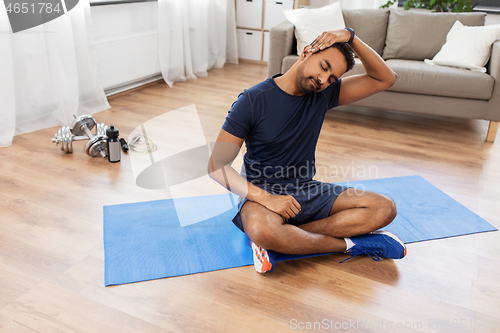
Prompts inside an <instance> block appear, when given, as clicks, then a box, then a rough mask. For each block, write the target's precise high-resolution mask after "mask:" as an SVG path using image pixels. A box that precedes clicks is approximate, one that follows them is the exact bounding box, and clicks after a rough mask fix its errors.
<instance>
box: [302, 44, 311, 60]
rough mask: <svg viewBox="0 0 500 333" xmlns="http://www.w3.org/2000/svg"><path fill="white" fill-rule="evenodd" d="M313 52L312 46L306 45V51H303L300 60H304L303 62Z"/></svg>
mask: <svg viewBox="0 0 500 333" xmlns="http://www.w3.org/2000/svg"><path fill="white" fill-rule="evenodd" d="M311 50H312V47H311V45H306V46H305V47H304V50H302V53H301V54H300V59H302V60H303V59H305V58H306V57H307V56H308V55H309V54H311V53H312V51H311Z"/></svg>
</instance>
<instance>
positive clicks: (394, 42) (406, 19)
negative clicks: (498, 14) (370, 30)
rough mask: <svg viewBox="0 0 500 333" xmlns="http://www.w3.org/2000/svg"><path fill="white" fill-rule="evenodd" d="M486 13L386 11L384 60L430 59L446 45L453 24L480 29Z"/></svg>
mask: <svg viewBox="0 0 500 333" xmlns="http://www.w3.org/2000/svg"><path fill="white" fill-rule="evenodd" d="M485 17H486V13H433V12H429V11H421V10H390V14H389V25H388V28H387V36H386V39H385V44H386V46H385V48H384V51H383V53H382V56H383V58H384V59H407V60H424V59H426V58H427V59H432V58H433V57H434V56H435V55H436V54H437V53H438V52H439V50H440V49H441V47H442V46H443V45H444V43H445V42H446V35H447V34H448V32H449V31H450V29H451V27H452V26H453V24H454V23H455V21H457V20H459V21H460V22H462V23H463V24H464V25H467V26H481V25H484V21H485Z"/></svg>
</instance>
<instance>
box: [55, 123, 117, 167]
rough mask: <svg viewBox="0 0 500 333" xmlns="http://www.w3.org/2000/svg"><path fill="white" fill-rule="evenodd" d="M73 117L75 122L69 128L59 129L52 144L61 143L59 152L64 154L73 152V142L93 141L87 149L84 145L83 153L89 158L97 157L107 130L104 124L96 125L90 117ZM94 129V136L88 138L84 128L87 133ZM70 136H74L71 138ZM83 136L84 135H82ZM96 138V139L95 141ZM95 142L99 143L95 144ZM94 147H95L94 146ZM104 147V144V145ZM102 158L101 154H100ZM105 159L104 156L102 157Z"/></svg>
mask: <svg viewBox="0 0 500 333" xmlns="http://www.w3.org/2000/svg"><path fill="white" fill-rule="evenodd" d="M74 117H75V120H74V121H73V123H72V124H71V126H62V127H61V129H60V130H59V131H58V132H57V134H55V137H54V138H52V142H53V143H55V144H56V145H59V143H61V150H62V151H64V152H65V153H72V152H73V141H80V140H90V139H92V138H93V139H95V140H94V141H93V142H92V144H91V145H89V146H88V147H87V145H85V152H86V153H87V154H89V155H90V156H97V154H100V153H99V151H100V150H102V141H103V140H104V142H105V141H106V139H107V137H106V129H107V128H108V127H107V126H106V125H104V123H100V124H96V121H95V119H94V117H92V116H90V115H83V116H79V117H76V116H74ZM94 126H95V127H96V134H97V135H96V136H93V135H92V133H90V134H91V136H90V137H89V136H88V133H87V132H86V131H85V128H86V129H87V131H88V132H90V130H92V129H93V128H94ZM72 134H75V136H73V135H72ZM83 134H85V135H83ZM97 138H98V139H97ZM97 142H100V143H99V144H97ZM87 144H89V143H87ZM94 145H95V146H94ZM104 145H105V144H104ZM92 147H93V148H92ZM100 155H101V156H102V154H100ZM104 157H106V155H104Z"/></svg>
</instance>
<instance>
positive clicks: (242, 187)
mask: <svg viewBox="0 0 500 333" xmlns="http://www.w3.org/2000/svg"><path fill="white" fill-rule="evenodd" d="M209 176H210V177H211V178H212V179H213V180H215V181H216V182H217V183H219V184H221V185H222V186H224V187H225V188H227V189H228V190H229V191H231V192H233V193H234V194H237V195H239V196H240V197H245V198H247V199H248V200H251V201H255V202H258V203H260V204H263V203H264V202H265V200H266V199H268V198H269V196H271V195H272V194H270V193H269V192H266V191H264V190H263V189H261V188H259V187H257V186H255V185H254V184H252V183H250V182H249V181H247V180H246V179H245V178H243V177H242V176H241V175H240V174H239V173H238V172H237V171H236V170H234V168H233V167H231V166H229V165H226V166H224V167H222V168H219V169H217V170H215V171H214V172H211V173H210V174H209Z"/></svg>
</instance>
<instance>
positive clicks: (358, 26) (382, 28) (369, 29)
mask: <svg viewBox="0 0 500 333" xmlns="http://www.w3.org/2000/svg"><path fill="white" fill-rule="evenodd" d="M342 15H344V22H345V26H346V27H349V28H352V29H354V31H355V32H356V35H357V36H358V37H359V38H360V39H361V40H362V41H363V42H365V43H366V44H368V45H370V47H371V48H372V49H374V50H375V51H376V52H377V53H378V54H380V55H382V51H383V50H384V45H385V35H386V34H387V22H388V21H389V11H388V10H387V9H357V10H345V9H344V10H342Z"/></svg>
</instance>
